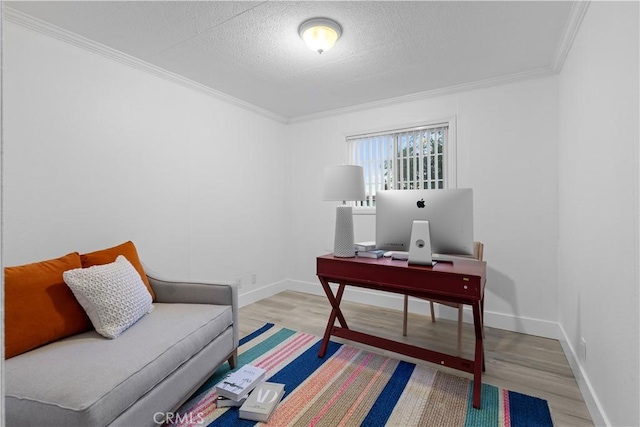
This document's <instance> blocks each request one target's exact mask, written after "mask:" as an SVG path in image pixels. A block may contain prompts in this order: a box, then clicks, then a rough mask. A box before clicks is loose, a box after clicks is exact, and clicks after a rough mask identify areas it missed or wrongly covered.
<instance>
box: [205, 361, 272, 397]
mask: <svg viewBox="0 0 640 427" xmlns="http://www.w3.org/2000/svg"><path fill="white" fill-rule="evenodd" d="M265 374H266V371H265V370H264V369H262V368H258V367H256V366H252V365H244V366H243V367H242V368H240V369H238V370H237V371H234V372H232V373H230V374H229V375H227V376H226V377H225V378H224V379H223V380H222V381H220V382H219V383H218V384H216V392H217V393H218V401H217V405H218V407H224V406H240V405H242V404H243V403H244V402H245V401H246V398H247V395H248V394H249V392H250V391H251V390H253V389H254V388H255V387H256V386H257V385H258V384H260V383H261V382H262V381H264V376H265Z"/></svg>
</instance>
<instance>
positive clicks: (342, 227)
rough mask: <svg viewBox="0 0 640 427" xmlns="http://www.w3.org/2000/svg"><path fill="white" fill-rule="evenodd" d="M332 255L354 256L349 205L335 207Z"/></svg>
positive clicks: (340, 256) (351, 211)
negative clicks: (334, 232)
mask: <svg viewBox="0 0 640 427" xmlns="http://www.w3.org/2000/svg"><path fill="white" fill-rule="evenodd" d="M333 256H336V257H339V258H353V257H355V256H356V249H355V243H354V241H353V209H352V208H351V206H344V205H342V206H337V207H336V235H335V240H334V241H333Z"/></svg>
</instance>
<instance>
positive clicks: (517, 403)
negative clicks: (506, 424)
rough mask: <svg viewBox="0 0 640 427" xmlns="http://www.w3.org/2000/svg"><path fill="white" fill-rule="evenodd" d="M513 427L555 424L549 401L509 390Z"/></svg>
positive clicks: (535, 426)
mask: <svg viewBox="0 0 640 427" xmlns="http://www.w3.org/2000/svg"><path fill="white" fill-rule="evenodd" d="M509 413H510V414H511V427H537V426H543V427H545V426H550V425H553V421H551V413H550V412H549V409H548V406H547V402H546V401H545V400H542V399H538V398H537V397H533V396H527V395H524V394H520V393H518V392H515V391H509Z"/></svg>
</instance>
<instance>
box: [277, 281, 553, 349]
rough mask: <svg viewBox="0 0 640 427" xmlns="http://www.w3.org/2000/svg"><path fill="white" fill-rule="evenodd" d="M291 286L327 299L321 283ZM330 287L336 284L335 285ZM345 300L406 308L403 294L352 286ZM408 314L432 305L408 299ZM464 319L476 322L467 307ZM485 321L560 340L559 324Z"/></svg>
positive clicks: (502, 317)
mask: <svg viewBox="0 0 640 427" xmlns="http://www.w3.org/2000/svg"><path fill="white" fill-rule="evenodd" d="M288 283H289V288H288V289H290V290H293V291H300V292H305V293H308V294H313V295H322V296H324V291H323V290H322V286H320V284H319V283H309V282H302V281H294V280H289V281H288ZM331 286H336V285H333V284H332V285H331ZM334 289H335V288H334ZM343 299H344V300H345V301H351V302H359V303H362V302H365V301H366V303H367V304H371V305H375V306H378V307H383V308H388V309H392V310H402V309H403V305H404V297H403V296H402V295H398V294H391V293H388V292H376V291H370V290H362V289H358V288H349V287H347V288H346V289H345V292H344V296H343ZM409 311H410V312H411V313H422V314H428V313H429V303H428V302H427V301H424V300H420V299H416V298H409ZM436 313H437V315H438V317H442V318H445V319H449V320H456V319H457V313H456V312H455V310H454V309H451V308H449V307H442V306H440V305H437V306H436ZM463 316H464V322H466V323H473V315H472V313H471V307H468V306H465V308H464V314H463ZM484 322H485V323H484V324H485V325H486V326H488V327H491V328H497V329H505V330H507V331H513V332H519V333H523V334H528V335H535V336H539V337H544V338H552V339H558V337H559V336H558V324H557V323H556V322H550V321H547V320H540V319H532V318H527V317H521V316H514V315H510V314H504V313H496V312H491V311H485V313H484Z"/></svg>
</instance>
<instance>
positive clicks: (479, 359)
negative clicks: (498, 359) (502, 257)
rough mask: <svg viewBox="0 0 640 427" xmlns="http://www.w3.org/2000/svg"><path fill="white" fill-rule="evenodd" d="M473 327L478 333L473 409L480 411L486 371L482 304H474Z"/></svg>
mask: <svg viewBox="0 0 640 427" xmlns="http://www.w3.org/2000/svg"><path fill="white" fill-rule="evenodd" d="M472 308H473V325H474V329H475V333H476V354H475V358H474V360H473V407H474V408H476V409H480V404H481V391H482V371H483V370H484V346H483V337H482V335H483V333H482V332H483V327H482V314H481V312H480V311H481V308H480V302H474V303H473V305H472Z"/></svg>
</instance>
